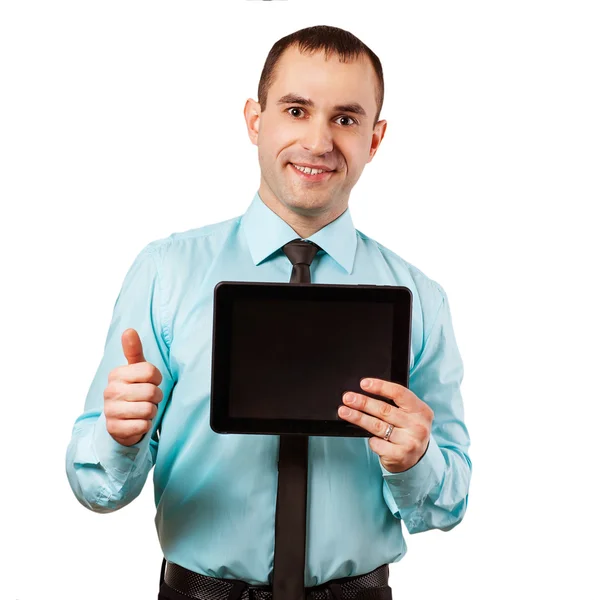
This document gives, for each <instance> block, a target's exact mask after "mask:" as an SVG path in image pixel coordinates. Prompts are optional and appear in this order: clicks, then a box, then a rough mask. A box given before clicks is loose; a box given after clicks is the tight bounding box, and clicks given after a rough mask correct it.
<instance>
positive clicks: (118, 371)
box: [108, 362, 162, 385]
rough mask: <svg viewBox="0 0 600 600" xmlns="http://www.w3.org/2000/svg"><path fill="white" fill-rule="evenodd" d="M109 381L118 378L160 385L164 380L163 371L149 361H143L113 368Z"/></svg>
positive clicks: (124, 380)
mask: <svg viewBox="0 0 600 600" xmlns="http://www.w3.org/2000/svg"><path fill="white" fill-rule="evenodd" d="M108 379H109V381H113V380H117V381H122V382H123V383H153V384H154V385H160V383H161V381H162V374H161V372H160V371H159V370H158V369H157V368H156V367H155V366H154V365H153V364H152V363H149V362H141V363H136V364H133V365H123V366H120V367H116V368H115V369H113V370H112V371H111V372H110V374H109V376H108Z"/></svg>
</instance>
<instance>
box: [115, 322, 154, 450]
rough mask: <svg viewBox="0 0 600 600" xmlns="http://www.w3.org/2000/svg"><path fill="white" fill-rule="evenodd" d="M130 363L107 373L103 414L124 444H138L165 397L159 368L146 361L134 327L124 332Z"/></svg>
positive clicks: (126, 355) (127, 356) (123, 336)
mask: <svg viewBox="0 0 600 600" xmlns="http://www.w3.org/2000/svg"><path fill="white" fill-rule="evenodd" d="M121 344H122V345H123V354H125V358H126V359H127V365H125V366H122V367H116V368H115V369H113V370H112V371H111V372H110V373H109V375H108V385H107V386H106V388H105V390H104V414H105V416H106V429H107V430H108V433H110V435H111V436H112V437H113V438H114V439H115V440H116V441H117V442H119V444H122V445H123V446H133V445H134V444H137V443H138V442H139V441H140V440H141V439H142V438H143V437H144V435H145V434H146V433H147V432H148V431H149V430H150V428H151V427H152V419H153V418H154V417H155V416H156V413H157V412H158V404H159V403H160V402H161V401H162V399H163V393H162V390H161V389H160V388H159V387H158V386H159V384H160V382H161V381H162V375H161V373H160V371H159V370H158V369H157V368H156V367H155V366H154V365H153V364H151V363H149V362H146V359H145V358H144V354H143V352H142V341H141V340H140V336H139V335H138V333H137V331H136V330H135V329H126V330H125V331H124V332H123V335H122V336H121Z"/></svg>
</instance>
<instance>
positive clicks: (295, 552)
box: [273, 239, 321, 600]
mask: <svg viewBox="0 0 600 600" xmlns="http://www.w3.org/2000/svg"><path fill="white" fill-rule="evenodd" d="M320 249H321V248H319V246H317V245H316V244H313V243H312V242H305V241H303V240H300V239H297V240H293V241H291V242H289V243H287V244H286V245H285V246H283V252H284V253H285V255H286V256H287V257H288V258H289V259H290V261H291V263H292V264H293V265H294V266H293V267H292V277H291V279H290V283H310V264H311V263H312V261H313V258H314V257H315V255H316V254H317V252H318V251H319V250H320ZM307 467H308V436H307V435H281V436H280V438H279V481H278V485H277V506H276V509H275V558H274V561H273V600H305V591H304V566H305V558H306V493H307V481H308V477H307V475H308V468H307Z"/></svg>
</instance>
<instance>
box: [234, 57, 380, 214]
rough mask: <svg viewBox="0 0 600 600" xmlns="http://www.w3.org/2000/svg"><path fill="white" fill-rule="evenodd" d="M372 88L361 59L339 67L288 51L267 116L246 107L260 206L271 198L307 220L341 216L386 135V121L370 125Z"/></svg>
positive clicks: (371, 73)
mask: <svg viewBox="0 0 600 600" xmlns="http://www.w3.org/2000/svg"><path fill="white" fill-rule="evenodd" d="M376 89H377V78H376V75H375V71H374V69H373V67H372V65H371V63H370V61H369V60H368V58H367V57H365V56H361V57H360V58H359V59H357V60H354V61H353V62H349V63H341V62H340V61H339V57H338V56H337V55H336V54H331V55H330V56H329V58H328V59H327V60H325V54H324V53H323V52H321V53H315V54H312V55H309V54H303V53H301V52H299V51H298V49H297V48H296V47H291V48H288V49H287V50H286V51H285V52H284V54H283V55H282V56H281V58H280V60H279V62H278V64H277V66H276V68H275V79H274V82H273V84H272V85H271V87H270V88H269V90H268V95H267V103H266V108H265V110H264V111H262V112H261V111H260V106H259V105H258V103H256V102H254V101H251V100H249V101H248V102H247V103H246V110H245V114H246V121H247V124H248V131H249V134H250V138H251V140H252V142H253V143H254V144H256V145H257V146H258V158H259V163H260V168H261V184H260V190H259V193H260V195H261V197H262V198H263V200H267V199H270V200H273V199H275V200H277V201H279V202H281V203H283V204H284V205H285V206H286V207H287V208H288V209H290V210H293V211H294V212H296V213H298V214H301V215H305V216H318V215H320V214H322V213H330V212H338V213H339V214H341V212H343V210H345V208H346V207H347V205H348V199H349V196H350V191H351V190H352V188H353V187H354V184H355V183H356V182H357V181H358V179H359V177H360V175H361V173H362V171H363V169H364V166H365V164H366V163H368V162H370V161H371V159H372V158H373V156H374V154H375V151H376V150H377V147H378V145H379V143H380V142H381V139H383V134H384V132H385V127H386V123H385V121H379V122H378V123H377V124H376V125H375V127H373V121H374V119H375V114H376V112H377V105H376V98H375V94H376ZM253 115H254V116H253ZM294 165H295V166H294ZM297 167H303V168H304V170H305V171H306V170H307V169H306V168H307V167H312V168H316V169H318V170H319V171H320V170H323V169H324V170H325V172H323V173H317V174H314V172H310V173H306V172H302V171H301V170H299V169H298V168H297Z"/></svg>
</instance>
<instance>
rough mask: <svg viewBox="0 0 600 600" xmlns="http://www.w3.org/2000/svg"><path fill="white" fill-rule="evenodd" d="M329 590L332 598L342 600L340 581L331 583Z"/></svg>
mask: <svg viewBox="0 0 600 600" xmlns="http://www.w3.org/2000/svg"><path fill="white" fill-rule="evenodd" d="M327 590H328V591H329V594H330V595H331V598H332V600H342V586H341V585H340V584H339V583H330V584H329V586H328V587H327Z"/></svg>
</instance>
